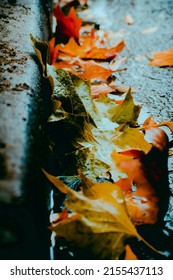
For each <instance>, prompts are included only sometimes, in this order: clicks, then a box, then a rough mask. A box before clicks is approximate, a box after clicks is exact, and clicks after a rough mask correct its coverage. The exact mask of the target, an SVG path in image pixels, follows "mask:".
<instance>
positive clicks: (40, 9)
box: [0, 0, 51, 259]
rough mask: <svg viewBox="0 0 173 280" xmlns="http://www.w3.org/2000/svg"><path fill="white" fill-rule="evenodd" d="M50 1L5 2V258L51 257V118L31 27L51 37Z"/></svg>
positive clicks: (1, 220) (1, 233)
mask: <svg viewBox="0 0 173 280" xmlns="http://www.w3.org/2000/svg"><path fill="white" fill-rule="evenodd" d="M50 2H51V0H47V1H41V0H31V1H26V0H16V1H15V0H8V1H7V0H2V1H1V3H0V15H1V23H0V30H1V38H2V39H1V43H0V45H1V93H0V115H1V118H0V247H1V248H0V258H1V259H48V258H49V233H48V230H47V225H48V211H47V205H48V203H47V197H48V195H47V190H46V189H45V188H44V179H43V176H42V174H41V171H40V167H41V165H42V161H43V160H44V156H45V155H43V154H44V153H43V150H44V149H45V147H46V143H45V141H44V139H45V137H44V129H43V127H44V122H45V120H44V117H43V112H42V107H43V106H42V103H43V101H42V95H41V76H40V71H39V68H38V65H37V64H36V63H35V56H34V51H33V48H32V44H31V41H30V33H32V34H33V35H34V37H36V38H39V39H44V40H48V39H49V35H50V9H51V8H50V7H51V3H50ZM41 185H43V188H41ZM43 244H44V246H43Z"/></svg>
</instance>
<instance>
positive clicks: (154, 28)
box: [141, 26, 158, 34]
mask: <svg viewBox="0 0 173 280" xmlns="http://www.w3.org/2000/svg"><path fill="white" fill-rule="evenodd" d="M157 30H158V26H154V27H150V28H147V29H144V30H143V31H142V32H141V33H142V34H148V33H153V32H156V31H157Z"/></svg>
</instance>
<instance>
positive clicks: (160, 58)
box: [148, 48, 173, 67]
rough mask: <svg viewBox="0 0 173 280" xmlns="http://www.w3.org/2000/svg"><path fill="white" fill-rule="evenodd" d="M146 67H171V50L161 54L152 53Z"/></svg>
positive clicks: (172, 64) (172, 63)
mask: <svg viewBox="0 0 173 280" xmlns="http://www.w3.org/2000/svg"><path fill="white" fill-rule="evenodd" d="M148 65H150V66H158V67H162V66H173V48H171V49H168V50H165V51H161V52H154V53H153V58H152V59H151V61H150V62H149V63H148Z"/></svg>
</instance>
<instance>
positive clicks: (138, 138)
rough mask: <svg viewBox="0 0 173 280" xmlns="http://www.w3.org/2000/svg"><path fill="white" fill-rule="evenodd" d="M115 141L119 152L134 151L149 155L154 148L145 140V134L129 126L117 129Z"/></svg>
mask: <svg viewBox="0 0 173 280" xmlns="http://www.w3.org/2000/svg"><path fill="white" fill-rule="evenodd" d="M116 134H117V135H116ZM113 141H114V144H115V145H116V147H117V150H118V149H119V151H125V150H131V149H133V150H139V151H143V152H144V153H146V154H147V153H148V152H149V151H150V149H151V147H152V145H151V144H149V143H148V142H147V141H146V140H145V139H144V134H143V133H142V132H141V131H140V130H139V129H138V128H131V127H129V126H127V125H121V126H119V127H118V128H115V137H114V139H113Z"/></svg>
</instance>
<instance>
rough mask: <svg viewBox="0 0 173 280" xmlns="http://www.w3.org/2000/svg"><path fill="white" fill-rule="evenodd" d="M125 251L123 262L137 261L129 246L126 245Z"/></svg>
mask: <svg viewBox="0 0 173 280" xmlns="http://www.w3.org/2000/svg"><path fill="white" fill-rule="evenodd" d="M125 250H126V254H125V258H124V259H125V260H138V258H137V256H136V255H135V254H134V253H133V251H132V249H131V248H130V246H129V245H126V247H125Z"/></svg>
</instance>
